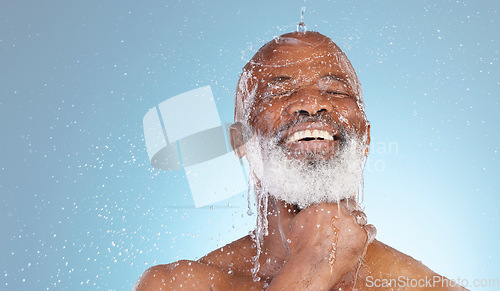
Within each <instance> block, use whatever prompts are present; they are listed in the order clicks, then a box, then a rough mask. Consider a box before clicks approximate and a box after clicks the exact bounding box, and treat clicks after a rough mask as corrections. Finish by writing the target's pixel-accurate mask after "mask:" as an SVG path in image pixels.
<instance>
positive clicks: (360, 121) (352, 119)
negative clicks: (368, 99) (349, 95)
mask: <svg viewBox="0 0 500 291" xmlns="http://www.w3.org/2000/svg"><path fill="white" fill-rule="evenodd" d="M351 103H353V104H351ZM335 111H336V112H338V114H339V115H341V116H342V117H343V118H340V119H341V120H342V121H343V123H344V125H345V126H347V127H348V128H350V129H353V130H355V131H356V132H357V133H359V134H363V133H365V132H366V124H367V121H366V118H365V116H364V114H363V113H362V112H361V110H360V109H359V107H358V106H357V104H355V103H354V102H349V103H346V104H336V105H335Z"/></svg>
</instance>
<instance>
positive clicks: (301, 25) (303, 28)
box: [297, 6, 307, 33]
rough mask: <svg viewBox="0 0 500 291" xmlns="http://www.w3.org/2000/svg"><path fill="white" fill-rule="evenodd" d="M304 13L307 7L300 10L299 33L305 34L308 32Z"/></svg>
mask: <svg viewBox="0 0 500 291" xmlns="http://www.w3.org/2000/svg"><path fill="white" fill-rule="evenodd" d="M304 13H306V7H305V6H303V7H302V8H300V22H299V24H298V25H297V32H302V33H305V32H306V31H307V27H306V24H305V22H304Z"/></svg>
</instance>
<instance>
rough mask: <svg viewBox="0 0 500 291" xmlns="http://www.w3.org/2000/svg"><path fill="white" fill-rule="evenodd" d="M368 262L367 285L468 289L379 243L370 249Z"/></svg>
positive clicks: (367, 254) (373, 244) (427, 288)
mask: <svg viewBox="0 0 500 291" xmlns="http://www.w3.org/2000/svg"><path fill="white" fill-rule="evenodd" d="M365 263H366V265H365V274H364V276H363V277H364V281H365V284H368V285H370V284H371V285H374V284H375V283H384V282H390V283H392V285H394V283H396V284H397V285H398V286H399V287H404V288H401V289H402V290H407V289H408V290H429V289H432V290H467V289H465V288H463V287H461V286H459V285H457V284H455V283H454V282H451V281H450V280H449V279H447V278H446V277H444V276H441V275H439V274H437V273H435V272H434V271H432V270H431V269H430V268H428V267H427V266H425V265H424V264H423V263H422V262H421V261H418V260H416V259H414V258H412V257H411V256H409V255H406V254H404V253H402V252H400V251H398V250H396V249H394V248H392V247H390V246H388V245H386V244H384V243H382V242H380V241H378V240H375V241H374V242H373V243H372V244H371V245H370V247H369V248H368V250H367V253H366V256H365ZM412 285H413V287H412ZM420 286H422V288H420ZM372 287H374V286H372ZM386 287H387V286H386ZM371 290H374V289H373V288H372V289H371ZM384 290H385V289H384Z"/></svg>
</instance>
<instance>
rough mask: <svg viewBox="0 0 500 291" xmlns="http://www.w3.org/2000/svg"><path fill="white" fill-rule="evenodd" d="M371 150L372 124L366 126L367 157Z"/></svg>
mask: <svg viewBox="0 0 500 291" xmlns="http://www.w3.org/2000/svg"><path fill="white" fill-rule="evenodd" d="M369 152H370V124H368V127H367V128H366V150H365V157H368V153H369Z"/></svg>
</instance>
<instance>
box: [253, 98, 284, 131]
mask: <svg viewBox="0 0 500 291" xmlns="http://www.w3.org/2000/svg"><path fill="white" fill-rule="evenodd" d="M284 108H285V107H284V106H283V104H280V103H279V102H273V103H267V104H260V105H258V106H256V108H253V112H255V114H254V115H253V118H252V121H253V122H252V125H253V127H254V128H255V129H256V130H257V131H258V132H259V133H260V134H264V135H267V134H268V133H270V132H272V131H273V129H275V128H277V127H278V126H279V125H280V123H281V122H282V121H283V111H284Z"/></svg>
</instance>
